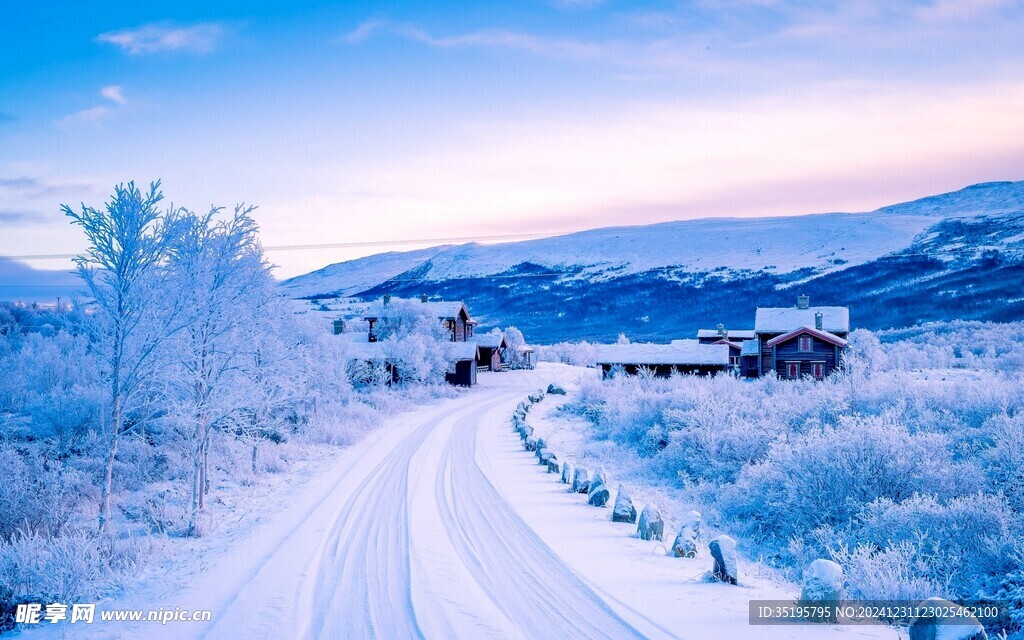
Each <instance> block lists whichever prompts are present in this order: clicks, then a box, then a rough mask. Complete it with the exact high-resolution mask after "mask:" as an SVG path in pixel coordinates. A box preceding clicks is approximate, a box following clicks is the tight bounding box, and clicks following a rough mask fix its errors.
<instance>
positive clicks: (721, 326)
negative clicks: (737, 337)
mask: <svg viewBox="0 0 1024 640" xmlns="http://www.w3.org/2000/svg"><path fill="white" fill-rule="evenodd" d="M718 335H720V336H722V337H723V338H724V337H726V336H728V335H729V332H728V331H726V330H725V325H724V324H722V323H721V322H719V323H718Z"/></svg>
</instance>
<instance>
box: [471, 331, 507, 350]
mask: <svg viewBox="0 0 1024 640" xmlns="http://www.w3.org/2000/svg"><path fill="white" fill-rule="evenodd" d="M473 342H475V343H477V344H478V345H480V346H481V347H486V348H488V349H498V348H500V347H501V345H502V344H503V343H504V342H505V336H503V335H502V334H500V333H478V334H476V335H474V336H473Z"/></svg>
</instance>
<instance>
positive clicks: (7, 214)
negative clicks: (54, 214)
mask: <svg viewBox="0 0 1024 640" xmlns="http://www.w3.org/2000/svg"><path fill="white" fill-rule="evenodd" d="M49 221H50V219H48V218H47V216H44V215H42V214H41V213H39V212H29V211H25V210H21V209H0V224H16V225H29V224H42V223H45V222H49Z"/></svg>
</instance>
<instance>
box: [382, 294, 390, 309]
mask: <svg viewBox="0 0 1024 640" xmlns="http://www.w3.org/2000/svg"><path fill="white" fill-rule="evenodd" d="M390 302H391V294H390V293H385V294H384V305H383V306H385V307H386V306H388V303H390Z"/></svg>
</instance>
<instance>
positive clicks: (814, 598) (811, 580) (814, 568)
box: [800, 558, 843, 602]
mask: <svg viewBox="0 0 1024 640" xmlns="http://www.w3.org/2000/svg"><path fill="white" fill-rule="evenodd" d="M842 599H843V568H842V567H841V566H839V564H837V563H835V562H833V561H831V560H826V559H824V558H818V559H817V560H815V561H814V562H812V563H811V564H810V565H809V566H808V567H807V569H806V570H805V571H804V586H803V590H802V591H801V592H800V600H801V601H804V602H821V601H827V602H838V601H840V600H842Z"/></svg>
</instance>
